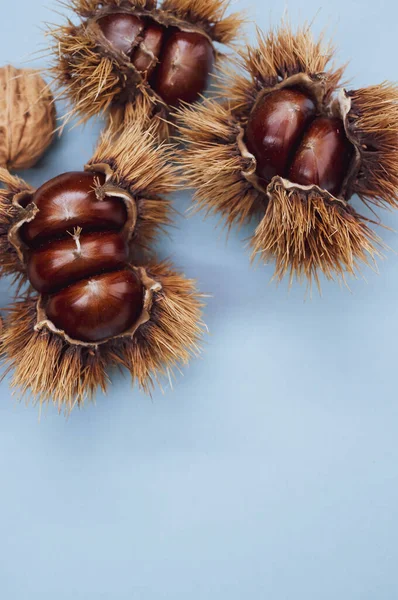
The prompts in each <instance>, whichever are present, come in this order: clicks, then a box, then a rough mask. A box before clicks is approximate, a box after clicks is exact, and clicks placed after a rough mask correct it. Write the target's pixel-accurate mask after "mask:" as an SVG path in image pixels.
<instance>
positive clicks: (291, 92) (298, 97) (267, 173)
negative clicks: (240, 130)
mask: <svg viewBox="0 0 398 600" xmlns="http://www.w3.org/2000/svg"><path fill="white" fill-rule="evenodd" d="M315 115H316V106H315V103H314V102H313V100H312V99H311V98H310V97H309V96H308V94H304V93H303V92H301V91H300V90H297V89H289V88H285V89H282V90H277V91H274V92H271V93H269V94H267V95H264V96H262V98H260V99H259V101H258V102H257V104H256V105H255V107H254V108H253V110H252V112H251V114H250V117H249V121H248V123H247V127H246V135H245V141H246V145H247V148H248V150H249V151H250V152H251V153H252V154H253V155H254V156H255V157H256V159H257V173H258V175H260V177H262V178H263V179H264V180H265V181H266V182H267V183H269V182H270V181H271V179H272V178H273V177H275V175H280V176H281V177H284V176H285V175H286V174H287V173H286V172H287V169H288V164H289V161H290V160H291V158H292V154H293V152H294V150H295V149H296V147H297V145H298V143H299V141H300V139H301V137H302V135H303V133H304V131H305V129H306V127H307V126H308V124H309V123H310V122H311V120H312V119H313V118H314V117H315Z"/></svg>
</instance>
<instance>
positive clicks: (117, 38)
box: [97, 13, 145, 55]
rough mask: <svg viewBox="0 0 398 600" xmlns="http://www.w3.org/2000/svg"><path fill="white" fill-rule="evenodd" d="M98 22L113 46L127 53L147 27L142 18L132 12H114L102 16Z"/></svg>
mask: <svg viewBox="0 0 398 600" xmlns="http://www.w3.org/2000/svg"><path fill="white" fill-rule="evenodd" d="M97 22H98V25H99V27H100V29H101V31H102V33H103V34H104V36H105V37H106V39H107V40H108V42H109V43H110V44H111V45H112V46H113V48H115V50H118V51H119V52H124V53H125V54H127V55H129V54H130V52H131V50H132V48H133V46H134V45H135V44H136V42H137V38H138V36H139V35H140V34H141V32H142V31H143V30H144V27H145V23H144V21H143V20H142V19H140V18H139V17H136V16H135V15H132V14H130V13H112V14H110V15H106V16H104V17H101V18H100V19H98V21H97Z"/></svg>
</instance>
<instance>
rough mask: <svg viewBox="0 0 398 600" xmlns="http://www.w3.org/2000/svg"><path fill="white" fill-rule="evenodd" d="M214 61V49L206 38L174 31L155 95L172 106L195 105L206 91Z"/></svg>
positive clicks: (165, 53) (166, 46)
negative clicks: (187, 103)
mask: <svg viewBox="0 0 398 600" xmlns="http://www.w3.org/2000/svg"><path fill="white" fill-rule="evenodd" d="M214 59H215V56H214V49H213V46H212V45H211V43H210V42H209V40H208V39H207V38H206V37H205V36H204V35H201V34H199V33H192V32H185V31H175V32H174V33H172V34H171V35H170V37H169V38H168V40H167V42H166V43H165V46H164V48H163V51H162V56H161V62H160V65H159V66H158V69H157V71H156V77H155V82H154V89H155V91H156V92H157V93H158V94H159V96H160V97H161V98H162V99H163V100H164V101H165V102H166V103H167V104H169V105H171V106H177V105H178V103H179V102H181V101H183V102H190V103H191V102H195V100H197V99H198V97H199V94H201V93H202V92H204V91H205V89H206V87H207V84H208V80H209V75H210V72H211V70H212V68H213V65H214Z"/></svg>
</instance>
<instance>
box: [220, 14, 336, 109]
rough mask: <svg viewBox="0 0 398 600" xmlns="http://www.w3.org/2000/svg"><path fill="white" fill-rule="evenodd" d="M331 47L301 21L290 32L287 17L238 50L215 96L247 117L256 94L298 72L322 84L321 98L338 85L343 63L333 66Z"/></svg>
mask: <svg viewBox="0 0 398 600" xmlns="http://www.w3.org/2000/svg"><path fill="white" fill-rule="evenodd" d="M334 55H335V48H334V46H333V45H332V43H331V42H325V38H324V35H321V36H320V37H319V38H318V39H314V37H313V35H312V32H311V28H310V26H309V25H308V24H304V25H303V26H302V27H299V28H298V29H297V30H296V31H293V29H292V27H291V25H290V23H289V21H288V20H283V21H282V23H281V24H280V25H279V27H277V28H275V29H273V30H271V31H269V32H268V33H264V32H262V31H260V30H258V31H257V43H256V45H255V46H251V45H248V46H247V47H246V48H244V49H243V50H240V51H239V56H240V59H238V61H237V66H238V67H240V70H238V72H236V70H235V69H234V70H232V69H231V67H230V66H229V65H227V67H226V68H225V69H224V72H225V79H224V80H220V83H219V84H218V85H217V86H216V90H215V95H216V96H219V97H220V98H228V100H229V102H230V107H231V110H232V111H233V112H234V114H236V115H237V117H239V118H241V119H242V118H243V119H244V118H247V116H248V114H249V113H250V111H251V108H252V107H253V104H254V102H255V101H256V99H257V96H258V94H259V93H260V92H261V91H262V90H264V89H267V88H273V87H274V86H276V85H278V84H280V83H281V82H283V81H284V80H286V79H288V78H289V77H292V76H293V75H297V74H298V73H302V74H305V75H308V77H309V78H310V79H311V80H312V81H313V82H316V83H319V84H322V87H323V94H324V101H325V102H328V100H329V98H330V96H331V94H332V93H333V92H334V91H335V90H336V89H337V88H338V87H339V86H340V85H341V80H342V77H343V75H344V71H345V65H344V66H342V67H336V66H335V64H334V62H333V59H334Z"/></svg>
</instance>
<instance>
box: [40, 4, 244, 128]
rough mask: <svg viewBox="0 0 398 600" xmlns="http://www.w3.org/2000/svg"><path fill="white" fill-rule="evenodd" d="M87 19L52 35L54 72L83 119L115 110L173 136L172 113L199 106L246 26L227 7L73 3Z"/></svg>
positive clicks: (117, 117)
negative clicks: (226, 50) (226, 49)
mask: <svg viewBox="0 0 398 600" xmlns="http://www.w3.org/2000/svg"><path fill="white" fill-rule="evenodd" d="M70 4H71V8H72V9H73V10H74V11H75V13H76V14H77V15H78V16H79V17H80V18H81V24H80V25H77V26H75V25H73V24H72V23H71V22H70V21H69V20H68V23H67V24H66V25H65V26H63V27H61V28H57V29H55V30H54V31H52V35H53V38H54V39H55V46H54V54H55V56H56V64H55V66H54V68H53V72H54V74H55V77H56V79H57V81H58V83H59V84H60V85H61V86H62V87H64V89H65V93H66V95H67V96H68V97H69V98H70V100H71V101H72V104H73V109H72V113H78V114H79V115H80V116H81V117H82V119H83V120H85V119H87V118H89V117H91V116H93V115H95V114H98V113H99V112H103V111H106V110H108V109H110V111H111V113H112V115H113V121H114V122H115V120H116V121H117V122H118V123H120V122H121V121H123V120H124V119H130V118H140V119H143V120H151V119H152V118H155V119H156V122H157V124H158V127H159V134H160V135H167V130H168V129H167V123H166V119H168V117H169V110H170V108H173V107H175V106H178V105H179V104H180V103H181V102H188V103H192V102H195V100H197V99H198V98H199V96H200V94H202V93H203V92H204V91H205V90H206V88H207V85H208V81H209V77H210V74H211V72H212V70H213V66H214V63H215V62H216V61H217V60H218V59H219V58H220V57H221V55H220V53H219V52H218V51H217V50H216V48H215V46H214V42H220V43H222V44H230V43H231V42H232V41H233V40H234V38H235V37H236V35H237V32H238V29H239V26H240V24H241V22H242V19H241V18H240V17H239V15H237V14H233V15H230V16H228V17H226V16H225V10H226V8H227V7H228V4H229V1H228V0H164V1H163V2H162V4H161V5H160V6H158V4H157V1H156V0H122V1H120V0H105V1H101V2H100V1H99V0H71V1H70Z"/></svg>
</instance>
